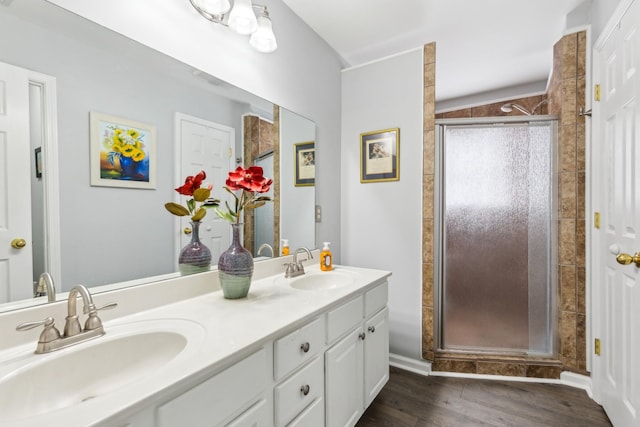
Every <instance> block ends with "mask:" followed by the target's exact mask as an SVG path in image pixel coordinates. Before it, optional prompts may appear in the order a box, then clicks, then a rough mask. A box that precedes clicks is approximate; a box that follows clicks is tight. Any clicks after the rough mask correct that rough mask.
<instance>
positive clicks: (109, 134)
mask: <svg viewBox="0 0 640 427" xmlns="http://www.w3.org/2000/svg"><path fill="white" fill-rule="evenodd" d="M91 157H92V165H91V185H99V186H108V187H132V188H155V127H154V126H150V125H147V124H144V123H139V122H134V121H131V120H127V119H122V118H117V117H112V116H107V115H104V114H100V113H95V112H92V113H91Z"/></svg>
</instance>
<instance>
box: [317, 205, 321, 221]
mask: <svg viewBox="0 0 640 427" xmlns="http://www.w3.org/2000/svg"><path fill="white" fill-rule="evenodd" d="M316 222H322V209H320V205H316Z"/></svg>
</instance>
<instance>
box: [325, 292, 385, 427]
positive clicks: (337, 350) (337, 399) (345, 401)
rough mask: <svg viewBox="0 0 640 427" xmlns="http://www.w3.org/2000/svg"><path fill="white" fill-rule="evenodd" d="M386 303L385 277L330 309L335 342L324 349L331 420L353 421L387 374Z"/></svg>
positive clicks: (328, 419)
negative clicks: (375, 284) (362, 293)
mask: <svg viewBox="0 0 640 427" xmlns="http://www.w3.org/2000/svg"><path fill="white" fill-rule="evenodd" d="M386 305H387V284H386V283H384V284H382V285H380V286H378V287H376V288H374V289H372V290H370V291H368V292H367V293H366V294H364V295H363V296H359V297H357V298H355V299H354V300H351V301H349V302H347V303H345V304H344V305H342V306H340V307H338V308H336V309H334V310H332V311H330V312H329V313H328V314H327V321H328V331H329V333H328V343H329V345H330V346H331V347H330V348H329V349H328V350H327V352H326V353H325V388H326V390H325V396H326V402H325V404H326V424H327V425H328V426H332V427H333V426H352V425H355V423H356V422H357V421H358V419H359V418H360V416H361V415H362V413H363V412H364V410H365V409H366V407H367V406H369V404H370V403H371V401H372V400H373V399H374V398H375V396H376V395H377V394H378V392H379V391H380V390H381V389H382V387H383V386H384V384H385V383H386V382H387V380H388V379H389V330H388V329H389V328H388V309H387V308H386ZM345 334H346V335H345ZM338 337H341V338H338ZM336 340H337V341H336ZM334 343H335V344H334Z"/></svg>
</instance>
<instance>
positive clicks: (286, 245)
mask: <svg viewBox="0 0 640 427" xmlns="http://www.w3.org/2000/svg"><path fill="white" fill-rule="evenodd" d="M287 255H289V240H287V239H282V256H287Z"/></svg>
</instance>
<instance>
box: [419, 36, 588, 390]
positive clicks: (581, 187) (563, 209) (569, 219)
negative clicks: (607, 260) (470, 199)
mask: <svg viewBox="0 0 640 427" xmlns="http://www.w3.org/2000/svg"><path fill="white" fill-rule="evenodd" d="M585 76H586V33H585V32H580V33H574V34H570V35H567V36H565V37H563V38H562V39H561V40H560V41H559V42H558V43H557V44H556V45H555V46H554V60H553V72H552V78H551V81H550V85H549V90H548V93H547V94H546V96H545V95H539V96H533V97H526V98H519V99H514V100H511V101H510V102H516V103H518V104H520V105H522V106H524V107H525V108H527V109H529V110H531V109H532V108H533V107H534V106H535V105H537V104H538V103H539V102H540V101H541V100H543V99H545V98H546V99H548V105H543V106H541V107H539V109H538V110H536V114H547V113H548V114H554V115H558V117H559V126H558V129H559V139H558V181H559V182H558V186H559V188H558V248H557V249H558V282H559V283H558V288H559V289H558V291H559V295H558V316H557V319H556V321H557V324H558V332H559V346H558V353H559V354H558V359H557V360H555V359H553V360H550V359H539V358H538V359H535V358H529V357H523V356H520V357H504V356H500V357H498V356H482V355H478V354H471V353H465V354H461V353H445V352H442V351H438V350H437V349H436V348H435V340H434V336H435V335H434V286H435V283H434V276H433V262H434V256H433V255H434V250H435V249H434V242H435V236H434V211H433V206H434V203H433V200H434V172H435V118H436V117H437V118H454V117H456V118H458V117H488V116H500V115H505V114H506V113H503V112H502V111H500V107H501V106H502V105H503V104H504V103H505V102H499V103H494V104H488V105H483V106H479V107H474V108H468V109H463V110H457V111H452V112H447V113H443V114H438V115H437V116H436V115H435V108H434V105H435V44H433V43H432V44H429V45H426V46H425V48H424V86H425V87H424V119H423V128H424V141H423V147H424V148H423V149H424V162H423V200H424V201H423V261H422V266H423V268H422V270H423V298H422V314H423V321H422V356H423V358H424V359H426V360H430V361H433V362H434V363H433V365H432V367H433V369H434V370H439V371H451V372H465V373H482V374H499V375H512V376H529V377H544V378H559V375H560V372H561V371H563V370H571V371H576V372H580V373H585V372H586V347H587V346H586V316H585V248H586V246H585V156H584V153H585V133H584V118H583V117H578V109H579V108H580V107H583V106H584V94H585ZM516 114H520V113H519V112H517V111H516V110H514V111H513V112H512V113H511V114H510V115H516Z"/></svg>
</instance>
